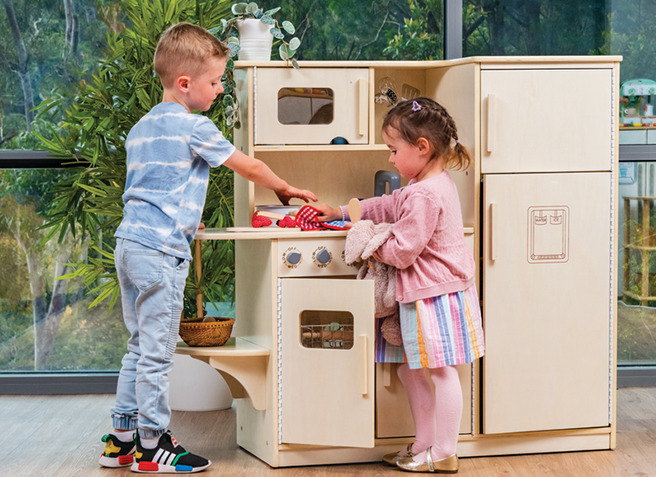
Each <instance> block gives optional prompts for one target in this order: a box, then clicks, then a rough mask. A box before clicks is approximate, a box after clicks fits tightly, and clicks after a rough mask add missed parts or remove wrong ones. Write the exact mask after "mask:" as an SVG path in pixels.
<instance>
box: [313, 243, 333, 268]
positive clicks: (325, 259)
mask: <svg viewBox="0 0 656 477" xmlns="http://www.w3.org/2000/svg"><path fill="white" fill-rule="evenodd" d="M313 258H314V263H316V264H317V265H318V266H320V267H325V266H327V265H328V264H329V263H330V261H331V260H332V259H333V256H332V255H331V253H330V252H329V251H328V250H326V249H325V248H323V247H321V248H318V249H317V250H315V251H314V256H313Z"/></svg>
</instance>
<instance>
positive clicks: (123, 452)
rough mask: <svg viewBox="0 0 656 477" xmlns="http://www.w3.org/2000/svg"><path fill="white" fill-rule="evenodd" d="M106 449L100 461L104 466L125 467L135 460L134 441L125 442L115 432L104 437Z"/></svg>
mask: <svg viewBox="0 0 656 477" xmlns="http://www.w3.org/2000/svg"><path fill="white" fill-rule="evenodd" d="M102 441H103V442H104V443H105V450H104V452H103V453H102V455H101V456H100V460H99V461H98V462H99V463H100V465H102V466H103V467H125V466H126V465H130V464H132V462H134V448H135V445H134V441H130V442H123V441H121V440H119V439H118V437H116V436H115V435H114V434H105V435H104V436H103V437H102Z"/></svg>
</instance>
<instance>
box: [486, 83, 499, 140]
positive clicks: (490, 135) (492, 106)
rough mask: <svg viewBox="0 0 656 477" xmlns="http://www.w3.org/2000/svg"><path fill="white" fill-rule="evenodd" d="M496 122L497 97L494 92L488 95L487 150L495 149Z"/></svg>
mask: <svg viewBox="0 0 656 477" xmlns="http://www.w3.org/2000/svg"><path fill="white" fill-rule="evenodd" d="M496 123H497V97H496V96H495V95H493V94H488V95H487V152H489V153H491V152H493V151H494V148H495V146H496Z"/></svg>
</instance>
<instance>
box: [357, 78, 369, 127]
mask: <svg viewBox="0 0 656 477" xmlns="http://www.w3.org/2000/svg"><path fill="white" fill-rule="evenodd" d="M357 88H358V135H359V136H364V135H365V134H367V125H368V124H369V104H368V102H367V98H368V97H369V95H368V94H367V89H368V88H369V83H368V82H367V80H364V79H359V80H358V86H357Z"/></svg>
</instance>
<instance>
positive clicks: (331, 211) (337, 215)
mask: <svg viewBox="0 0 656 477" xmlns="http://www.w3.org/2000/svg"><path fill="white" fill-rule="evenodd" d="M313 207H314V208H315V209H317V210H320V211H321V215H318V216H317V217H316V219H317V220H318V221H319V222H330V221H331V220H342V211H341V209H340V208H339V207H337V208H335V207H331V206H329V205H328V204H319V205H315V206H313Z"/></svg>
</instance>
